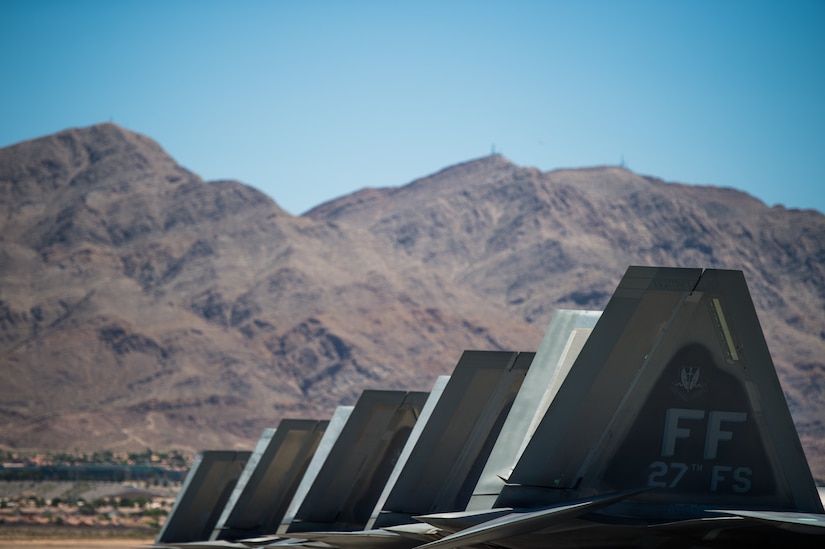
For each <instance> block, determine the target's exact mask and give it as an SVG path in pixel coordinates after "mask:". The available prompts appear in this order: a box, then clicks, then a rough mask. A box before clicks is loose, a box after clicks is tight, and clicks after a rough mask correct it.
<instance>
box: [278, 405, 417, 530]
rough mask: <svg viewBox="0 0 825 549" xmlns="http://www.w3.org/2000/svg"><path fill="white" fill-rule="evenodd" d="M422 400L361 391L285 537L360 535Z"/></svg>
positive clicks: (407, 435)
mask: <svg viewBox="0 0 825 549" xmlns="http://www.w3.org/2000/svg"><path fill="white" fill-rule="evenodd" d="M426 399H427V393H425V392H404V391H364V392H363V393H362V395H361V397H360V398H359V399H358V402H357V403H356V405H355V408H354V409H353V411H352V414H351V415H350V418H349V420H348V421H347V423H346V425H345V426H344V429H343V430H342V431H341V434H340V436H339V437H338V440H337V441H336V442H335V445H334V446H333V448H332V450H331V451H330V453H329V456H328V457H327V459H326V461H325V462H324V464H323V466H322V467H321V470H320V471H319V472H318V476H317V477H316V479H315V482H314V483H313V484H312V486H311V487H310V489H309V491H308V492H307V494H306V497H305V498H304V500H303V502H302V504H301V505H300V507H299V508H298V511H297V512H296V514H295V517H294V518H293V519H292V522H291V523H290V525H289V526H288V528H287V532H289V533H294V532H313V531H344V530H362V529H363V528H364V527H365V526H366V523H367V521H368V520H369V518H370V514H371V513H372V510H373V508H374V507H375V502H376V501H377V500H378V497H379V496H380V495H381V491H382V490H383V488H384V485H385V484H386V482H387V479H388V478H389V475H390V473H391V472H392V469H393V467H394V465H395V462H396V460H397V459H398V456H399V455H400V454H401V450H402V449H403V447H404V443H405V442H406V441H407V438H408V437H409V436H410V433H411V431H412V428H413V426H414V425H415V422H416V419H417V418H418V416H419V414H420V413H421V409H422V408H423V406H424V403H425V401H426ZM293 537H294V536H293Z"/></svg>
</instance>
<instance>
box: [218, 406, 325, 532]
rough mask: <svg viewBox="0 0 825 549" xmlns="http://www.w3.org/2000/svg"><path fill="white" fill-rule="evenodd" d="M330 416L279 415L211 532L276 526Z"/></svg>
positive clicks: (256, 530)
mask: <svg viewBox="0 0 825 549" xmlns="http://www.w3.org/2000/svg"><path fill="white" fill-rule="evenodd" d="M328 424H329V421H319V420H310V419H283V420H281V422H280V423H279V424H278V429H277V430H275V429H268V430H266V431H264V434H263V436H262V437H261V441H260V442H261V443H259V444H258V446H257V447H256V449H255V452H253V454H252V457H251V458H250V460H249V461H248V462H247V464H246V468H245V469H244V472H243V474H242V475H241V478H240V479H239V481H238V483H237V484H236V486H235V490H234V491H233V493H232V497H231V498H230V499H229V501H228V502H227V504H226V507H225V508H224V511H223V513H222V515H221V518H220V519H219V520H218V522H217V524H216V526H215V529H214V531H213V533H212V538H211V539H213V540H237V539H243V538H251V537H256V536H260V535H262V534H271V533H274V532H276V531H277V529H278V526H279V525H280V523H281V520H282V519H283V516H284V514H285V513H286V509H287V506H288V505H289V503H290V501H292V498H293V496H294V495H295V491H296V490H297V488H298V484H299V483H300V481H301V478H302V477H303V475H304V472H305V471H306V469H307V467H308V465H309V462H310V460H311V459H312V456H313V455H314V453H315V450H316V448H317V447H318V444H319V443H320V441H321V437H322V436H323V435H324V432H325V430H326V428H327V425H328Z"/></svg>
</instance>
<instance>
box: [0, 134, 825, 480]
mask: <svg viewBox="0 0 825 549" xmlns="http://www.w3.org/2000/svg"><path fill="white" fill-rule="evenodd" d="M631 264H643V265H666V266H685V267H714V268H731V269H741V270H743V271H744V272H745V276H746V278H747V280H748V283H749V285H750V289H751V293H752V295H753V297H754V302H755V304H756V307H757V310H758V313H759V317H760V321H761V323H762V326H763V328H764V330H765V334H766V337H767V340H768V345H769V347H770V349H771V351H772V354H773V357H774V362H775V364H776V366H777V370H778V372H779V376H780V379H781V381H782V384H783V388H784V389H785V392H786V396H787V398H788V401H789V404H790V407H791V410H792V413H793V415H794V418H795V421H796V423H797V427H798V429H799V431H800V435H801V437H802V439H803V444H804V445H805V447H806V451H807V452H808V455H809V458H810V459H811V462H812V466H813V469H814V472H815V475H816V476H818V477H819V478H820V479H825V425H823V422H822V420H823V418H825V358H823V357H825V322H823V319H824V318H825V315H823V311H825V216H823V215H822V214H821V213H819V212H816V211H812V210H806V211H800V210H786V209H784V208H782V207H773V208H769V207H767V206H766V205H764V204H763V203H761V202H759V201H758V200H756V199H754V198H753V197H750V196H748V195H746V194H744V193H741V192H738V191H734V190H732V189H725V188H717V187H708V186H704V187H699V186H692V185H683V184H676V183H667V182H664V181H662V180H659V179H656V178H651V177H643V176H640V175H637V174H635V173H632V172H630V171H627V170H625V169H622V168H619V167H602V168H590V169H579V170H559V171H554V172H547V173H545V172H540V171H538V170H536V169H533V168H523V167H519V166H516V165H514V164H512V163H511V162H509V161H507V160H506V159H505V158H503V157H501V156H490V157H485V158H481V159H478V160H474V161H471V162H467V163H463V164H459V165H456V166H453V167H450V168H447V169H445V170H443V171H441V172H439V173H436V174H433V175H431V176H429V177H425V178H423V179H420V180H417V181H414V182H412V183H410V184H408V185H405V186H402V187H388V188H383V189H365V190H363V191H359V192H356V193H353V194H351V195H348V196H344V197H341V198H339V199H337V200H333V201H331V202H327V203H325V204H322V205H320V206H318V207H317V208H315V209H314V210H312V211H310V212H309V213H307V214H306V215H304V216H301V217H295V216H291V215H289V214H288V213H286V212H285V211H283V210H282V209H280V208H279V207H278V206H277V205H276V204H275V203H274V202H273V201H272V200H271V199H269V198H268V197H266V196H265V195H263V194H262V193H260V192H258V191H256V190H255V189H252V188H251V187H248V186H246V185H243V184H241V183H238V182H235V181H220V182H210V183H206V182H203V181H202V180H201V179H200V178H199V177H198V176H197V175H195V174H193V173H191V172H189V171H187V170H185V169H183V168H181V167H180V166H178V165H177V164H176V162H175V161H174V160H173V159H172V158H170V157H169V156H168V155H167V154H166V153H165V152H164V151H163V150H162V149H161V148H160V147H159V146H158V145H157V144H155V143H154V142H152V141H151V140H149V139H147V138H145V137H143V136H140V135H137V134H134V133H132V132H129V131H127V130H124V129H123V128H120V127H118V126H115V125H113V124H104V125H100V126H93V127H90V128H84V129H75V130H69V131H65V132H62V133H59V134H56V135H52V136H48V137H44V138H42V139H37V140H33V141H28V142H24V143H20V144H18V145H15V146H12V147H8V148H5V149H2V150H0V372H2V375H3V379H4V380H5V382H4V383H3V384H0V445H2V446H5V447H9V448H17V447H39V448H61V449H72V448H80V449H96V448H103V447H106V448H113V449H116V448H124V449H126V448H145V447H147V446H148V447H152V448H166V447H178V448H180V447H184V448H189V449H192V450H199V449H202V448H207V447H244V448H249V447H251V445H252V444H253V441H254V440H255V439H256V438H257V436H258V435H259V434H260V431H261V429H262V428H264V427H269V426H273V425H274V424H276V423H277V420H278V419H279V418H281V417H285V416H290V417H296V416H303V415H309V416H316V417H321V416H326V415H328V414H329V413H330V412H331V411H332V409H333V408H334V406H335V405H337V404H339V403H342V402H344V403H351V402H353V401H354V399H355V398H356V397H357V395H358V394H359V393H360V392H361V391H362V390H363V389H366V388H410V389H427V388H429V387H430V386H431V385H432V383H433V381H434V379H435V376H437V375H439V374H444V373H448V372H449V371H450V370H451V369H452V367H453V366H454V364H455V362H456V361H457V360H458V357H459V356H460V354H461V352H462V351H463V350H464V349H514V350H535V349H536V347H537V346H538V343H539V341H540V340H541V336H542V334H543V331H544V329H545V327H546V325H547V322H548V321H549V319H550V317H551V315H552V312H553V310H555V309H557V308H594V309H595V308H601V307H602V306H604V304H605V303H606V301H607V299H608V298H609V296H610V294H611V293H612V291H613V289H614V288H615V286H616V284H617V283H618V281H619V279H620V277H621V275H622V273H623V272H624V270H625V268H626V267H627V266H628V265H631Z"/></svg>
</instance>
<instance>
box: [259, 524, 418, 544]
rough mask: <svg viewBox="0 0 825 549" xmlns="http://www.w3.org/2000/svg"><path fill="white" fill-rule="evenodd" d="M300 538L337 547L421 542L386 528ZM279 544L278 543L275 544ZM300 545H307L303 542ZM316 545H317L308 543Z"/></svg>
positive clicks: (306, 533)
mask: <svg viewBox="0 0 825 549" xmlns="http://www.w3.org/2000/svg"><path fill="white" fill-rule="evenodd" d="M299 535H300V538H301V540H306V541H307V542H309V543H310V544H317V543H319V542H320V543H323V544H326V545H328V546H331V547H336V548H338V549H350V548H352V549H357V548H359V547H374V548H377V549H412V548H413V547H416V546H418V545H420V544H421V541H420V540H418V539H411V538H408V537H402V536H400V535H398V534H396V533H393V532H388V531H386V530H381V529H378V530H361V531H357V532H302V533H301V534H299ZM275 546H276V547H277V546H280V545H279V544H276V545H275ZM301 546H302V547H304V546H307V545H305V542H303V543H302V544H301ZM310 546H312V547H317V545H310Z"/></svg>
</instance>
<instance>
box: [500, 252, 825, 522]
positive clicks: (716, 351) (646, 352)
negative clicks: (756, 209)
mask: <svg viewBox="0 0 825 549" xmlns="http://www.w3.org/2000/svg"><path fill="white" fill-rule="evenodd" d="M509 482H510V483H512V484H514V485H522V486H507V487H505V489H504V490H503V491H502V493H501V496H500V497H499V500H498V502H497V504H496V505H498V506H512V507H525V506H526V507H534V506H539V505H547V504H550V503H554V502H556V501H561V500H564V499H569V498H571V497H586V496H587V495H590V494H594V493H604V492H613V491H619V490H625V489H631V488H638V487H645V486H646V487H649V488H651V490H650V491H649V492H647V493H645V494H642V495H639V496H636V497H634V498H632V499H631V500H630V501H629V502H627V503H626V504H623V506H622V507H621V508H622V509H623V512H627V513H630V514H631V515H634V516H645V517H648V518H657V519H660V520H678V519H684V518H688V517H690V516H703V510H704V509H706V508H708V507H714V508H740V509H748V508H766V507H769V508H772V509H786V510H792V511H801V512H822V506H821V504H820V501H819V497H818V495H817V492H816V488H815V486H814V483H813V479H812V477H811V474H810V470H809V468H808V464H807V461H806V460H805V456H804V454H803V453H802V448H801V445H800V443H799V439H798V437H797V434H796V430H795V428H794V425H793V421H792V420H791V416H790V413H789V411H788V407H787V404H786V402H785V398H784V395H783V393H782V389H781V387H780V385H779V382H778V379H777V377H776V371H775V369H774V366H773V362H772V360H771V357H770V353H769V352H768V348H767V345H766V344H765V339H764V336H763V335H762V330H761V328H760V326H759V321H758V319H757V317H756V311H755V310H754V307H753V303H752V301H751V298H750V294H749V293H748V290H747V285H746V284H745V280H744V277H743V275H742V273H741V272H739V271H722V270H707V271H705V272H704V273H702V272H701V271H700V270H698V269H669V268H652V267H631V268H629V269H628V271H627V273H626V274H625V276H624V278H623V279H622V281H621V283H620V285H619V287H618V289H617V290H616V292H615V294H614V295H613V297H612V298H611V300H610V302H609V303H608V305H607V308H606V309H605V311H604V314H603V316H602V318H601V319H600V321H599V323H598V324H597V326H596V327H595V329H594V330H593V333H592V334H591V336H590V338H589V339H588V341H587V344H586V345H585V347H584V349H582V351H581V353H580V354H579V357H578V359H577V361H576V363H575V365H574V366H573V369H572V371H571V373H570V375H569V376H568V378H567V380H566V381H565V383H564V384H563V386H562V387H561V389H560V390H559V393H558V394H557V396H556V398H555V400H554V401H553V404H552V405H551V406H550V408H549V409H548V411H547V414H546V415H545V417H544V418H543V420H542V422H541V424H540V425H539V427H538V429H537V430H536V432H535V434H534V436H533V438H532V440H531V442H530V443H529V445H528V446H527V449H526V450H525V452H524V454H523V455H522V457H521V460H520V461H519V463H518V465H517V467H516V468H515V470H514V471H513V474H512V475H511V476H510V478H509ZM683 503H689V504H690V505H681V504H683Z"/></svg>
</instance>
